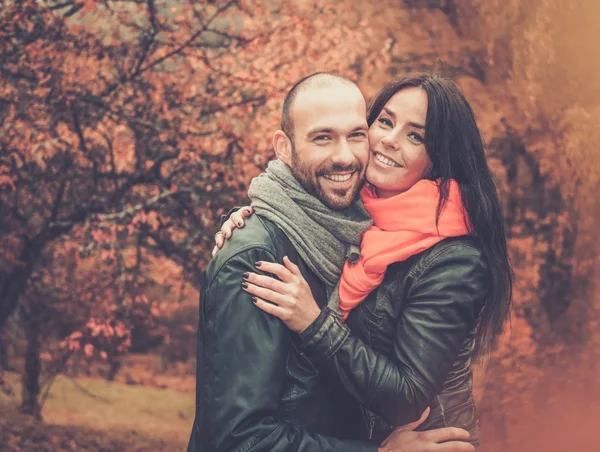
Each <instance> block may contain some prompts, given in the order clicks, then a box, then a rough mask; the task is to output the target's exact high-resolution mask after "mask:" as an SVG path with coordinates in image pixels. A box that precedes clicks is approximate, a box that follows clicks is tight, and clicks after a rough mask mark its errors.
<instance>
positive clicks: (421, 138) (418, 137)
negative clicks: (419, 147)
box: [408, 132, 425, 143]
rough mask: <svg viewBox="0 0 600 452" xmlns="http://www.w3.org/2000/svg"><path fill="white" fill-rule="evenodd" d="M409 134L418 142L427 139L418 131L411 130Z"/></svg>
mask: <svg viewBox="0 0 600 452" xmlns="http://www.w3.org/2000/svg"><path fill="white" fill-rule="evenodd" d="M408 136H409V137H410V139H411V140H412V141H414V142H416V143H423V142H424V141H425V140H424V139H423V137H422V136H421V135H419V134H418V133H416V132H410V133H409V134H408Z"/></svg>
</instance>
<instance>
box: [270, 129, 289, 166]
mask: <svg viewBox="0 0 600 452" xmlns="http://www.w3.org/2000/svg"><path fill="white" fill-rule="evenodd" d="M273 149H274V150H275V156H276V157H277V158H278V159H279V160H281V161H282V162H283V163H285V164H286V165H288V166H290V165H291V164H292V141H291V140H290V139H289V137H288V136H287V135H286V134H285V132H284V131H283V130H278V131H277V132H275V134H274V135H273Z"/></svg>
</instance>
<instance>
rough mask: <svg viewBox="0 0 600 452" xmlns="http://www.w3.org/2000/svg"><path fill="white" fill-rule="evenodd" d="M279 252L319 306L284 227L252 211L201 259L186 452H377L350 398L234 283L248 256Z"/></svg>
mask: <svg viewBox="0 0 600 452" xmlns="http://www.w3.org/2000/svg"><path fill="white" fill-rule="evenodd" d="M286 255H287V256H289V257H290V259H292V261H294V262H296V263H297V264H298V266H299V267H300V269H301V271H302V274H303V276H304V277H305V278H306V280H307V281H308V283H309V285H310V287H311V290H312V292H313V294H314V297H315V299H316V301H317V303H319V304H320V305H321V306H324V305H325V304H326V301H327V300H326V294H325V287H324V286H323V285H322V284H321V283H320V281H319V280H318V279H317V277H316V276H315V275H314V274H312V273H311V272H310V270H309V269H308V268H307V267H306V265H305V264H304V263H303V262H302V261H301V260H300V258H299V257H298V255H297V253H296V251H295V249H294V247H293V246H292V244H291V242H290V241H289V240H288V239H287V237H286V236H285V235H284V234H283V232H281V230H280V229H278V228H277V227H276V226H275V225H274V224H273V223H271V222H269V221H267V220H265V219H264V218H260V217H259V216H258V215H254V216H252V218H250V219H248V220H247V222H246V226H245V227H244V228H243V229H241V230H239V231H236V233H235V234H234V235H233V238H232V239H230V240H228V242H227V244H226V245H225V246H224V247H223V249H222V250H221V251H220V252H219V253H218V254H217V255H216V256H215V258H214V259H213V260H212V261H211V262H210V264H209V265H208V267H207V269H206V271H205V274H204V282H203V287H202V294H201V308H200V324H199V329H198V352H197V359H198V364H197V374H196V375H197V377H196V378H197V381H196V417H195V419H194V425H193V429H192V434H191V438H190V443H189V445H188V451H195V452H200V451H201V452H225V451H227V452H230V451H236V452H246V451H252V452H263V451H264V452H267V451H269V452H277V451H281V452H287V451H290V452H319V451H346V452H371V451H373V452H374V451H377V446H376V445H375V444H374V443H371V442H367V441H366V437H367V434H366V431H365V429H364V423H363V417H362V413H361V409H360V406H359V405H358V403H357V402H356V401H354V400H353V399H352V397H351V396H350V395H349V394H348V393H347V392H346V391H345V390H344V389H343V388H342V386H341V385H340V384H339V383H337V382H336V381H334V380H332V379H331V377H329V376H328V375H327V374H325V373H323V372H319V371H318V370H317V368H315V366H314V365H313V364H312V363H311V361H310V360H309V359H308V358H307V357H306V356H305V355H304V354H303V353H302V352H300V351H299V350H298V345H299V338H298V336H297V335H296V334H294V333H292V332H290V331H289V330H288V329H287V327H286V326H285V325H284V324H283V323H282V322H281V321H280V320H279V319H277V318H275V317H273V316H271V315H269V314H266V313H265V312H263V311H261V310H260V309H258V308H257V307H256V306H255V305H254V304H253V303H252V301H251V297H250V295H249V294H248V293H247V292H244V291H243V290H242V289H241V283H242V274H243V273H244V272H249V271H253V272H258V269H257V268H256V267H255V266H254V264H255V262H257V261H260V260H262V261H271V262H281V261H282V259H283V256H286ZM361 437H362V438H363V439H365V441H360V440H357V438H361Z"/></svg>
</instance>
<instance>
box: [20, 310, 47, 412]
mask: <svg viewBox="0 0 600 452" xmlns="http://www.w3.org/2000/svg"><path fill="white" fill-rule="evenodd" d="M39 323H40V322H39V319H37V318H36V316H35V314H33V315H30V316H29V318H26V319H24V324H25V334H26V338H27V350H26V352H25V369H24V372H23V380H22V384H23V391H22V392H23V403H22V405H21V411H22V412H23V413H25V414H29V415H31V416H33V417H34V418H36V419H39V420H41V419H42V413H41V409H40V401H39V397H40V374H41V370H42V366H41V360H40V325H39Z"/></svg>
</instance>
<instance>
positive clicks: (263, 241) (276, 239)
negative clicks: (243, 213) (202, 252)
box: [206, 215, 292, 279]
mask: <svg viewBox="0 0 600 452" xmlns="http://www.w3.org/2000/svg"><path fill="white" fill-rule="evenodd" d="M290 247H292V244H291V242H290V241H289V239H288V238H287V237H286V236H285V234H284V233H283V232H282V231H281V229H279V228H278V227H277V226H276V225H275V224H274V223H273V222H271V221H269V220H267V219H265V218H262V217H260V216H258V215H252V216H251V217H250V218H248V219H246V224H245V226H244V227H243V228H242V229H235V230H234V231H233V234H232V236H231V237H230V238H229V239H228V240H227V241H226V242H225V244H224V245H223V248H222V249H221V250H219V252H218V253H217V254H216V255H215V256H214V257H213V259H212V260H211V261H210V263H209V264H208V266H207V268H206V276H207V277H209V279H210V276H211V275H212V276H214V275H216V274H217V273H219V272H220V271H221V270H222V269H223V267H225V266H231V265H235V264H236V262H240V261H246V260H251V259H254V258H256V256H261V255H264V256H267V257H276V258H280V259H281V258H282V257H283V256H284V255H285V254H286V253H287V252H289V250H290Z"/></svg>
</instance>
